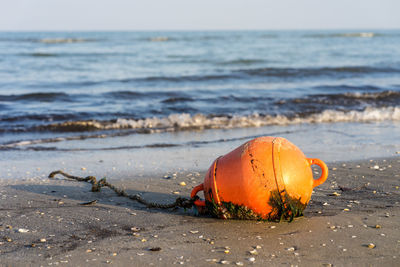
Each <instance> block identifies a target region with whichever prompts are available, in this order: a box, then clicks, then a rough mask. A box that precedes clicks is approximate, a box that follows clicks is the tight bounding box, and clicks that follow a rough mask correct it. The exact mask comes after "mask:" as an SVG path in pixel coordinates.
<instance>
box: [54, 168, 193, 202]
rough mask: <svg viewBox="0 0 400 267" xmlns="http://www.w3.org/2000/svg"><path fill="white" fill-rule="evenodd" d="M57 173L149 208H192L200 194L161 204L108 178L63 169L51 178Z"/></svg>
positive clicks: (94, 189) (97, 190)
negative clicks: (80, 175)
mask: <svg viewBox="0 0 400 267" xmlns="http://www.w3.org/2000/svg"><path fill="white" fill-rule="evenodd" d="M57 174H60V175H62V176H64V177H66V178H68V179H72V180H76V181H80V182H88V183H91V184H92V192H99V191H100V190H101V188H102V187H108V188H110V189H111V190H113V191H114V192H115V193H116V194H117V195H118V196H122V197H127V198H129V199H131V200H133V201H137V202H139V203H140V204H143V205H145V206H146V207H147V208H156V209H175V208H179V207H180V208H184V209H190V208H192V207H193V205H194V202H195V201H196V200H197V199H199V197H198V196H195V197H193V198H190V199H188V198H183V197H178V198H176V200H175V202H173V203H169V204H160V203H154V202H149V201H146V200H145V199H143V198H142V197H141V196H140V195H138V194H136V195H129V194H128V193H126V192H125V190H123V189H120V188H117V187H115V186H114V185H113V184H110V183H109V182H107V180H106V178H102V179H100V180H98V181H97V179H96V177H94V176H87V177H79V176H74V175H70V174H68V173H66V172H63V171H61V170H58V171H53V172H51V173H50V174H49V178H54V177H55V176H56V175H57Z"/></svg>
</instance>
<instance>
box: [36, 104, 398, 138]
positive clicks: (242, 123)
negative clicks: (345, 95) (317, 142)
mask: <svg viewBox="0 0 400 267" xmlns="http://www.w3.org/2000/svg"><path fill="white" fill-rule="evenodd" d="M387 120H389V121H399V120H400V107H398V106H396V107H381V108H375V107H367V108H365V109H364V110H360V111H359V110H351V111H340V110H331V109H329V110H324V111H322V112H320V113H314V114H308V115H304V116H301V115H300V114H297V115H294V116H287V115H260V114H258V113H256V114H252V115H245V116H244V115H233V116H206V115H204V114H196V115H190V114H186V113H180V114H171V115H169V116H167V117H162V118H157V117H151V118H144V119H124V118H119V119H117V120H113V121H97V120H90V121H68V122H63V123H55V124H48V125H45V126H40V130H49V131H56V132H84V131H97V130H119V129H140V130H141V132H142V133H154V132H166V131H182V130H202V129H230V128H245V127H260V126H267V125H292V124H302V123H335V122H363V123H365V122H379V121H387Z"/></svg>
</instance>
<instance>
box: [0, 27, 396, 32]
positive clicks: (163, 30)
mask: <svg viewBox="0 0 400 267" xmlns="http://www.w3.org/2000/svg"><path fill="white" fill-rule="evenodd" d="M365 30H367V31H368V30H379V31H384V30H400V28H397V27H393V28H378V27H377V28H366V27H365V28H364V27H363V28H304V29H299V28H281V29H278V28H274V29H272V28H270V29H266V28H265V29H256V28H253V29H251V28H249V29H224V28H220V29H0V32H220V31H365Z"/></svg>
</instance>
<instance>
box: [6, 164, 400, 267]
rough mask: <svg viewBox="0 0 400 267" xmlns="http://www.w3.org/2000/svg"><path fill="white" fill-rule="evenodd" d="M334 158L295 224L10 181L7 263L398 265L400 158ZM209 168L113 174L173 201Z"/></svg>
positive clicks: (59, 183) (123, 183)
mask: <svg viewBox="0 0 400 267" xmlns="http://www.w3.org/2000/svg"><path fill="white" fill-rule="evenodd" d="M328 165H329V169H330V175H329V178H328V180H327V182H325V183H324V184H323V185H322V186H320V187H318V188H315V192H314V193H313V196H312V200H311V202H310V204H309V206H308V207H307V209H306V210H305V215H304V216H303V217H300V218H298V219H296V220H295V221H293V222H292V223H288V222H281V223H272V222H257V221H238V220H227V221H224V220H220V219H214V218H208V217H199V216H196V215H195V214H194V211H193V210H190V211H184V210H183V209H179V210H175V211H162V210H148V209H146V208H144V207H143V206H142V205H140V204H138V203H134V202H132V201H130V200H127V199H124V198H122V197H118V196H116V195H115V193H114V192H112V191H111V190H109V189H103V190H102V191H101V192H98V193H94V192H90V188H91V187H90V184H88V183H82V182H76V181H67V180H65V179H56V180H50V179H44V180H35V179H33V180H32V181H21V180H10V179H9V180H2V181H1V184H0V199H1V201H0V218H1V220H0V265H3V266H26V265H33V266H41V265H42V266H53V265H60V266H62V265H65V266H89V265H96V266H97V265H100V266H101V265H110V264H111V265H114V266H147V265H155V266H170V265H174V264H177V265H181V264H183V265H188V266H209V265H213V264H227V265H238V266H242V265H243V266H248V265H255V266H278V265H288V266H290V265H293V266H296V265H297V266H348V265H355V266H369V265H371V266H378V265H381V266H400V261H399V260H400V231H399V229H400V189H399V186H400V177H399V175H400V158H399V157H396V158H390V159H385V160H384V159H380V160H374V161H362V162H348V163H346V164H342V163H340V164H338V163H336V164H328ZM70 167H71V166H70ZM79 174H80V175H82V176H86V175H87V171H85V170H82V171H81V172H80V173H79ZM203 176H204V173H201V174H199V173H195V172H192V173H190V172H189V173H188V172H186V173H177V174H176V176H173V175H171V178H170V179H165V178H164V177H163V176H161V177H152V178H146V179H145V178H141V179H136V180H121V178H122V177H117V176H116V177H108V181H109V182H112V183H114V184H116V185H117V186H119V187H122V188H125V189H126V190H127V192H128V193H131V194H133V193H138V192H143V194H142V196H143V197H144V198H146V199H148V200H154V201H159V202H170V201H173V200H174V199H175V198H176V197H177V195H176V194H174V193H173V192H178V193H179V195H180V196H184V197H188V196H189V194H190V191H191V189H192V188H193V186H194V185H197V184H199V183H201V182H202V181H203ZM181 182H185V183H186V186H182V185H180V183H181ZM92 200H98V202H97V203H96V204H95V205H91V206H82V205H80V204H81V203H83V202H87V201H92Z"/></svg>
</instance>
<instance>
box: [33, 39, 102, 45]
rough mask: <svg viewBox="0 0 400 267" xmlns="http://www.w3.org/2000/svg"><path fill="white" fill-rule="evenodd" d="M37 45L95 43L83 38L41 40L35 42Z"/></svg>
mask: <svg viewBox="0 0 400 267" xmlns="http://www.w3.org/2000/svg"><path fill="white" fill-rule="evenodd" d="M37 41H38V42H39V43H44V44H66V43H87V42H95V41H96V40H95V39H85V38H43V39H38V40H37Z"/></svg>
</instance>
